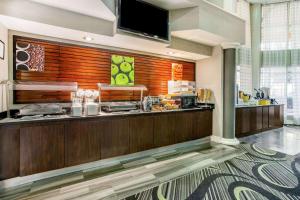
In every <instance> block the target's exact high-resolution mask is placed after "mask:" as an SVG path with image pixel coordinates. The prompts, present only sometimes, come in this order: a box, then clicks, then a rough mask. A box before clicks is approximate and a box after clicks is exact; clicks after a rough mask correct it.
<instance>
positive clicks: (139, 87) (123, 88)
mask: <svg viewBox="0 0 300 200" xmlns="http://www.w3.org/2000/svg"><path fill="white" fill-rule="evenodd" d="M98 88H99V89H101V90H118V91H129V90H131V91H141V90H143V91H147V87H146V86H144V85H134V86H114V85H109V84H103V83H98Z"/></svg>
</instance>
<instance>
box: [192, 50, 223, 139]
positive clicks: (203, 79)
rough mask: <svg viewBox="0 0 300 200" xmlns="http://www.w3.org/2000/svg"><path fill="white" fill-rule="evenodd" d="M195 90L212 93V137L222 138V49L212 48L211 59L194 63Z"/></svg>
mask: <svg viewBox="0 0 300 200" xmlns="http://www.w3.org/2000/svg"><path fill="white" fill-rule="evenodd" d="M196 83H197V88H208V89H211V90H212V91H213V98H212V100H213V102H214V103H215V110H214V112H213V135H214V136H217V137H222V136H223V49H222V47H221V46H217V47H214V49H213V55H212V57H211V58H207V59H203V60H199V61H197V63H196Z"/></svg>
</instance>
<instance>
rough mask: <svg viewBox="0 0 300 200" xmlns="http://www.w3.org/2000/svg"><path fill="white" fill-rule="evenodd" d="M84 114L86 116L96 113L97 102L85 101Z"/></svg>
mask: <svg viewBox="0 0 300 200" xmlns="http://www.w3.org/2000/svg"><path fill="white" fill-rule="evenodd" d="M85 114H86V115H87V116H93V115H98V104H97V103H94V102H87V103H86V104H85Z"/></svg>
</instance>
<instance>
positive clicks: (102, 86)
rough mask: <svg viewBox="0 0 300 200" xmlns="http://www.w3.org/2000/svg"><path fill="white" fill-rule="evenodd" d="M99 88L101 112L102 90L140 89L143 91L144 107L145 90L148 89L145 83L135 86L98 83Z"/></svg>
mask: <svg viewBox="0 0 300 200" xmlns="http://www.w3.org/2000/svg"><path fill="white" fill-rule="evenodd" d="M97 85H98V89H99V108H100V112H101V91H140V92H141V97H140V98H141V99H140V105H141V109H142V102H143V92H144V91H147V90H148V89H147V87H146V86H144V85H134V86H114V85H109V84H105V83H98V84H97Z"/></svg>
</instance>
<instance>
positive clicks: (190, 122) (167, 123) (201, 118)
mask: <svg viewBox="0 0 300 200" xmlns="http://www.w3.org/2000/svg"><path fill="white" fill-rule="evenodd" d="M4 121H5V122H4ZM211 134H212V109H209V108H195V109H184V110H173V111H164V112H135V113H134V112H132V113H115V114H102V115H99V116H91V117H69V116H60V117H59V118H58V117H56V118H52V119H49V118H37V119H25V120H20V119H5V120H3V121H2V122H1V123H0V180H5V179H9V178H13V177H18V176H26V175H31V174H36V173H40V172H46V171H50V170H56V169H60V168H64V167H70V166H75V165H79V164H83V163H88V162H93V161H97V160H101V159H106V158H112V157H116V156H121V155H126V154H130V153H135V152H140V151H144V150H148V149H152V148H158V147H163V146H168V145H172V144H176V143H181V142H186V141H191V140H196V139H200V138H205V137H208V136H210V135H211Z"/></svg>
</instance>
